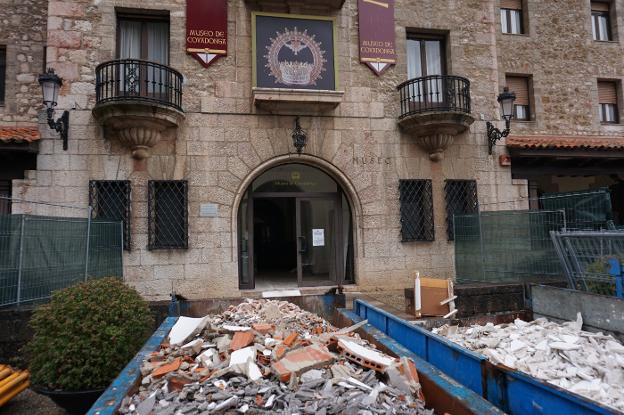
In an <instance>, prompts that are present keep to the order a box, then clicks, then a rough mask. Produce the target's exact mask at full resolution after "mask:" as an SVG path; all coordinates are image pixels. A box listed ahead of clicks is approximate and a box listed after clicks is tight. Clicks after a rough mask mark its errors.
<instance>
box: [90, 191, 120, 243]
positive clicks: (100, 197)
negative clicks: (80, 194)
mask: <svg viewBox="0 0 624 415" xmlns="http://www.w3.org/2000/svg"><path fill="white" fill-rule="evenodd" d="M89 205H90V206H91V208H92V209H93V210H92V215H93V219H104V220H112V221H122V222H123V238H124V249H125V250H126V251H129V250H130V181H129V180H91V181H89Z"/></svg>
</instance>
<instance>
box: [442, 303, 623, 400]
mask: <svg viewBox="0 0 624 415" xmlns="http://www.w3.org/2000/svg"><path fill="white" fill-rule="evenodd" d="M582 326H583V320H582V318H581V315H580V313H579V314H578V317H577V321H575V322H569V323H564V324H558V323H555V322H552V321H548V320H546V319H544V318H539V319H536V320H534V321H532V322H530V323H527V322H525V321H522V320H516V321H514V323H512V324H500V325H497V326H495V325H493V324H492V323H488V324H486V325H485V326H472V327H469V328H466V327H457V326H448V325H444V326H442V327H440V328H439V329H434V332H435V333H438V334H440V335H442V336H445V337H447V338H448V339H449V340H451V341H453V342H455V343H458V344H459V345H461V346H463V347H466V348H468V349H470V350H474V351H476V352H479V353H481V354H483V355H485V356H487V357H488V358H489V360H490V361H491V362H493V363H495V364H500V365H505V366H507V367H509V368H511V369H517V370H520V371H522V372H525V373H528V374H529V375H531V376H533V377H535V378H538V379H542V380H545V381H548V382H550V383H552V384H554V385H557V386H559V387H562V388H564V389H568V390H570V391H572V392H575V393H578V394H579V395H583V396H585V397H587V398H589V399H593V400H595V401H597V402H600V403H602V404H605V405H608V406H611V407H613V408H615V409H618V410H620V411H622V410H624V346H622V344H621V343H619V342H618V341H616V340H615V339H614V338H613V337H611V336H606V335H604V334H602V333H590V332H587V331H582V330H581V327H582Z"/></svg>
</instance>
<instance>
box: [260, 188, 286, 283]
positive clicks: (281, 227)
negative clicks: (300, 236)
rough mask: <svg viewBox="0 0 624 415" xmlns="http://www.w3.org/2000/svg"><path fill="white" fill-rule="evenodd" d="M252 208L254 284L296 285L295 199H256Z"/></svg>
mask: <svg viewBox="0 0 624 415" xmlns="http://www.w3.org/2000/svg"><path fill="white" fill-rule="evenodd" d="M253 208H254V214H253V218H254V219H253V220H254V232H253V235H254V247H256V249H255V252H256V255H255V258H256V266H257V272H256V280H258V281H262V280H265V279H269V278H270V279H271V280H275V279H278V280H284V281H293V282H296V281H297V232H296V224H295V209H296V205H295V198H293V197H288V198H286V197H283V198H277V197H276V198H259V199H257V200H256V201H255V203H254V207H253Z"/></svg>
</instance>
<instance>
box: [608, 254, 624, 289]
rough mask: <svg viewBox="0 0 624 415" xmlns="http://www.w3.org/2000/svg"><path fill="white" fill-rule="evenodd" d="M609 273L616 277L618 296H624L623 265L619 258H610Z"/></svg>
mask: <svg viewBox="0 0 624 415" xmlns="http://www.w3.org/2000/svg"><path fill="white" fill-rule="evenodd" d="M607 262H608V263H609V275H611V276H612V277H613V278H614V279H615V296H616V297H618V298H624V284H623V283H624V281H622V279H623V277H624V276H623V275H622V266H621V264H620V261H619V260H618V259H617V258H609V259H608V260H607Z"/></svg>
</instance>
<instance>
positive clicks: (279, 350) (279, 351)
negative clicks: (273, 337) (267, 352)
mask: <svg viewBox="0 0 624 415" xmlns="http://www.w3.org/2000/svg"><path fill="white" fill-rule="evenodd" d="M287 350H288V348H287V347H286V346H284V345H283V344H278V345H277V346H275V349H273V353H274V354H275V359H277V360H279V359H281V358H282V357H283V356H284V354H286V351H287Z"/></svg>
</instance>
